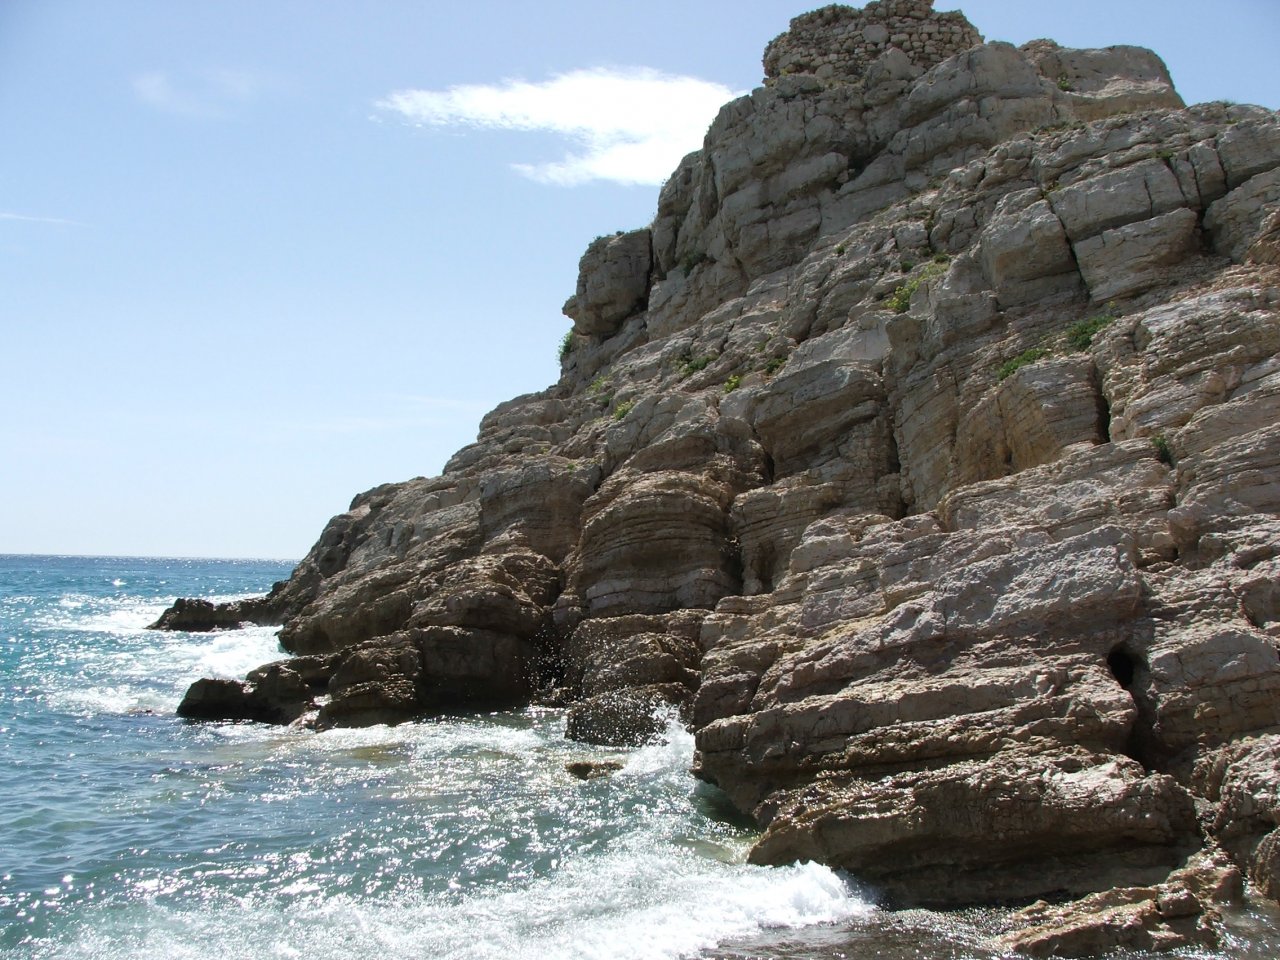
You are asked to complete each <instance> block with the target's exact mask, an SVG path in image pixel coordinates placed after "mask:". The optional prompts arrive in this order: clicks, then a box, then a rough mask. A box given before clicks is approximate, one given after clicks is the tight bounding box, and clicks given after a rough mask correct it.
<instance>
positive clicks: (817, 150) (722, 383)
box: [163, 0, 1280, 953]
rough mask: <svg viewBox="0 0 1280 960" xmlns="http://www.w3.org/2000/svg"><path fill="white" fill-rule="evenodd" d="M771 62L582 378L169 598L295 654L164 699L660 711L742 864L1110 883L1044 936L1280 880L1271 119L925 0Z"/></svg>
mask: <svg viewBox="0 0 1280 960" xmlns="http://www.w3.org/2000/svg"><path fill="white" fill-rule="evenodd" d="M878 25H882V26H884V27H885V31H887V36H886V37H884V38H883V39H881V33H882V32H884V31H880V30H873V29H872V27H875V26H878ZM944 28H945V29H944ZM859 38H860V39H859ZM895 38H897V39H895ZM904 38H905V39H904ZM922 38H923V39H922ZM929 38H937V39H932V40H931V39H929ZM930 44H932V46H930ZM961 46H963V47H964V49H959V47H961ZM766 72H767V73H769V75H770V78H769V80H768V81H767V82H766V84H765V86H764V87H762V88H761V89H758V90H756V91H754V92H753V93H751V94H750V95H748V96H746V97H743V98H741V99H739V100H736V101H734V102H732V103H730V104H727V105H726V106H725V107H724V108H723V109H722V110H721V112H720V115H719V116H718V117H717V118H716V120H715V122H714V123H713V124H712V125H711V128H710V130H709V131H708V133H707V136H706V140H705V142H704V145H703V148H702V149H701V150H700V151H698V152H695V153H693V154H690V155H689V156H688V157H686V158H685V159H684V160H683V161H682V162H681V163H680V165H679V167H678V168H677V169H676V171H675V172H674V173H673V175H672V177H671V178H670V179H669V180H668V182H667V183H666V185H665V186H664V188H663V190H662V192H661V196H660V198H659V204H658V211H657V215H656V217H655V219H654V221H653V223H652V224H651V225H650V226H649V227H648V228H645V229H641V230H635V231H631V232H628V233H622V234H619V235H616V236H613V237H604V238H600V239H598V240H596V241H595V242H593V243H592V244H591V245H590V246H589V247H588V249H587V252H586V253H585V254H584V255H583V258H582V262H581V268H580V276H579V279H578V284H577V289H576V291H575V293H574V295H573V296H572V297H571V298H570V300H569V302H568V303H567V304H566V308H565V309H566V313H568V314H569V315H570V316H571V317H572V318H573V320H574V326H573V331H572V334H571V336H570V338H569V340H568V344H567V349H566V352H565V354H564V356H563V362H562V376H561V379H560V381H559V382H558V383H557V384H555V385H554V386H552V387H550V388H549V389H547V390H545V391H543V392H541V393H537V394H531V395H528V396H523V397H517V398H515V399H513V400H511V401H509V402H507V403H505V404H502V405H501V406H499V407H498V408H497V409H496V410H494V411H493V412H491V413H490V414H489V415H487V416H486V417H485V418H484V420H483V421H482V423H481V427H480V433H479V436H478V438H477V440H476V442H475V443H474V444H472V445H470V446H468V447H466V448H464V449H463V450H461V451H459V452H458V453H457V454H456V455H455V456H454V458H453V459H452V460H451V461H450V462H449V464H448V465H447V466H446V468H445V470H444V472H443V474H442V475H441V476H439V477H434V478H417V479H414V480H409V481H407V482H404V483H397V484H387V485H385V486H382V487H378V488H376V489H374V490H371V491H368V492H367V493H364V494H361V495H360V496H358V497H357V498H356V499H355V500H354V501H353V503H352V506H351V509H350V510H349V511H348V512H346V513H344V514H341V515H340V516H338V517H335V518H334V519H333V520H332V521H331V522H330V524H329V525H328V526H327V527H326V529H325V531H324V532H323V534H322V536H321V538H320V540H319V541H318V542H317V544H316V546H315V547H314V548H313V549H312V551H311V553H310V554H308V556H307V557H306V559H304V560H303V562H302V563H301V564H300V565H299V567H298V569H297V571H295V573H294V575H293V577H292V578H291V579H290V580H289V581H288V582H287V583H283V584H278V585H277V586H276V588H275V589H274V590H273V591H272V593H271V594H270V595H269V596H268V597H266V598H262V599H259V600H255V601H252V602H250V603H247V604H242V605H239V606H236V605H232V606H224V607H220V608H211V609H205V608H204V607H202V606H200V605H198V604H187V605H185V606H182V605H179V606H176V607H175V608H174V609H173V610H172V611H170V612H169V613H168V614H166V618H165V620H164V621H163V622H164V625H166V626H169V627H173V628H178V629H194V628H199V627H206V628H208V627H216V626H222V625H225V624H226V623H228V622H233V621H235V620H236V619H246V620H253V621H255V622H276V623H281V624H283V626H282V630H281V634H280V636H281V642H282V644H283V645H284V647H285V649H286V650H288V651H289V652H290V653H293V654H295V656H294V657H292V658H291V659H288V660H283V661H280V662H278V663H275V664H271V665H267V666H265V667H263V668H260V669H259V670H257V671H254V673H252V674H250V675H249V677H248V678H246V680H245V681H243V682H240V681H227V680H205V681H200V683H198V684H196V685H195V686H194V687H193V688H192V691H191V693H190V694H189V695H188V697H187V699H186V701H184V704H183V706H182V708H181V711H182V712H183V713H185V714H186V715H190V716H199V717H247V718H253V719H261V720H269V721H275V722H297V723H305V724H311V725H317V726H322V727H323V726H332V725H350V724H363V723H373V722H384V721H395V720H400V719H409V718H413V717H417V716H422V715H424V714H429V713H431V712H433V711H438V710H442V709H453V708H456V707H458V706H467V705H471V706H478V705H481V704H484V705H490V704H519V703H525V702H528V701H529V700H530V699H532V698H537V699H541V700H542V701H544V702H556V703H564V704H568V705H569V719H568V730H569V733H570V735H572V736H576V737H579V738H583V739H592V740H598V741H603V742H616V743H624V742H633V741H634V740H636V739H637V738H643V737H645V736H647V735H649V734H651V733H652V732H653V731H654V729H655V721H654V720H653V719H652V715H653V711H654V708H655V707H657V706H660V705H662V704H674V705H677V706H679V707H680V709H681V710H682V711H683V716H684V717H685V719H686V721H687V722H688V723H689V724H690V725H691V726H692V727H693V729H694V730H695V732H696V738H697V758H696V765H697V770H696V772H697V773H698V775H699V776H701V777H703V778H704V779H707V780H710V781H712V782H714V783H716V784H718V785H719V786H720V787H721V788H723V789H724V790H725V792H726V793H727V794H728V796H729V797H730V798H731V799H732V800H733V802H734V803H736V804H737V805H738V806H739V807H740V808H741V809H743V810H744V811H747V812H750V813H751V814H753V815H754V816H755V817H756V818H757V820H758V821H759V823H760V825H761V826H762V828H764V832H763V835H762V837H761V839H760V841H759V842H758V843H757V845H756V847H755V849H754V851H753V853H752V858H753V859H754V860H756V861H758V862H761V863H780V862H786V861H789V860H792V859H797V858H812V859H818V860H821V861H823V862H826V863H830V864H833V865H836V866H840V867H845V868H848V869H849V870H850V871H852V872H853V873H854V875H856V876H858V877H859V878H860V879H862V880H863V881H865V882H866V883H868V884H870V885H871V886H872V887H873V888H874V889H876V890H878V891H880V892H881V893H882V894H883V895H884V896H885V897H886V898H888V899H890V900H892V901H894V902H900V903H933V904H957V903H970V902H992V901H1018V900H1024V901H1026V900H1032V899H1034V898H1036V897H1054V898H1062V897H1071V896H1084V897H1085V899H1083V900H1081V901H1079V904H1078V906H1077V907H1063V908H1054V909H1052V910H1051V909H1049V908H1047V907H1043V905H1042V906H1041V907H1037V908H1029V910H1028V911H1027V912H1025V914H1024V915H1021V919H1020V920H1018V924H1020V926H1019V929H1018V930H1015V931H1013V932H1011V933H1010V934H1009V938H1010V939H1009V940H1008V943H1009V944H1010V945H1012V946H1014V947H1016V948H1018V949H1022V950H1025V951H1028V952H1032V953H1035V952H1041V953H1043V952H1046V951H1059V952H1063V951H1066V952H1071V951H1073V950H1074V951H1076V952H1079V951H1082V950H1087V949H1093V948H1095V947H1097V945H1098V944H1099V943H1104V942H1105V943H1110V944H1128V945H1130V946H1143V945H1146V946H1151V945H1153V944H1154V945H1169V944H1172V943H1185V942H1188V941H1190V940H1194V941H1211V940H1212V939H1213V937H1214V936H1215V933H1214V930H1215V926H1214V923H1213V917H1214V907H1213V903H1214V902H1215V901H1217V900H1219V899H1222V898H1224V897H1226V898H1229V897H1231V896H1233V895H1234V894H1235V893H1236V892H1237V891H1238V889H1239V879H1240V876H1241V873H1240V872H1241V871H1243V873H1244V874H1245V875H1247V876H1248V877H1249V878H1250V879H1251V880H1252V882H1253V883H1254V885H1255V889H1256V890H1257V891H1258V892H1260V893H1262V894H1263V895H1266V896H1271V897H1274V896H1275V895H1276V891H1277V890H1278V889H1280V856H1278V855H1277V853H1276V851H1277V850H1280V839H1278V838H1280V799H1278V798H1277V796H1276V789H1275V784H1276V783H1277V782H1280V760H1278V759H1277V758H1278V757H1280V655H1278V653H1277V648H1278V644H1280V282H1278V281H1280V268H1278V267H1277V263H1280V213H1278V212H1277V211H1278V209H1280V117H1277V115H1276V114H1275V113H1273V112H1271V111H1269V110H1265V109H1262V108H1259V107H1249V106H1237V105H1227V104H1222V103H1216V104H1203V105H1199V106H1194V107H1186V106H1184V105H1183V103H1182V101H1181V100H1180V98H1179V97H1178V95H1177V93H1176V92H1175V90H1174V88H1173V84H1172V82H1171V80H1170V79H1169V76H1168V73H1167V71H1166V70H1165V68H1164V65H1163V64H1162V63H1161V62H1160V60H1159V58H1158V57H1156V56H1155V55H1154V54H1152V53H1151V52H1149V51H1146V50H1142V49H1138V48H1132V47H1118V48H1108V49H1104V50H1068V49H1064V48H1061V47H1059V46H1057V45H1056V44H1054V43H1052V42H1050V41H1036V42H1034V43H1031V44H1028V45H1026V46H1024V47H1022V48H1020V49H1017V48H1014V47H1012V46H1009V45H1007V44H1001V43H985V44H984V43H981V42H979V38H978V35H977V34H976V32H974V31H973V28H972V27H970V26H969V25H968V23H967V22H966V21H964V19H963V18H962V17H960V16H959V15H958V14H939V15H935V14H933V13H932V10H931V5H930V4H929V3H927V2H923V0H912V2H884V3H880V4H871V5H869V6H868V7H867V8H865V9H864V10H862V11H857V10H852V9H849V8H842V7H830V8H826V9H824V10H821V11H818V12H816V13H814V14H808V15H805V16H802V17H799V18H797V19H796V20H795V21H794V22H793V26H792V30H791V31H790V32H789V33H788V34H784V35H783V37H780V38H778V39H777V40H775V41H774V42H773V43H772V44H770V47H769V51H768V53H767V55H766ZM1086 895H1087V896H1086ZM1108 938H1110V939H1108Z"/></svg>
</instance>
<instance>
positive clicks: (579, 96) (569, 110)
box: [378, 67, 739, 186]
mask: <svg viewBox="0 0 1280 960" xmlns="http://www.w3.org/2000/svg"><path fill="white" fill-rule="evenodd" d="M738 95H739V94H738V93H736V92H735V91H733V90H730V89H729V88H728V87H726V86H723V85H721V84H718V83H711V82H709V81H707V80H699V79H698V78H697V77H679V76H673V75H671V74H665V73H660V72H658V71H657V70H650V69H648V68H644V67H637V68H629V69H606V68H597V69H592V70H574V71H572V72H570V73H562V74H559V75H557V76H554V77H552V78H551V79H550V80H547V81H545V82H543V83H528V82H526V81H524V80H505V81H503V82H502V83H498V84H484V85H468V86H455V87H449V88H448V89H447V90H400V91H397V92H395V93H392V94H391V95H389V96H388V97H386V98H385V99H383V100H381V101H379V102H378V107H379V108H380V109H382V110H387V111H390V112H392V113H398V114H400V115H401V116H403V117H404V118H405V119H407V120H408V121H410V122H411V123H415V124H421V125H426V126H439V127H450V126H463V127H474V128H480V129H494V130H526V131H544V132H550V133H555V134H559V135H560V136H562V137H564V138H565V139H567V140H569V141H570V142H571V143H572V144H573V145H574V149H573V150H572V151H571V152H570V153H568V154H567V155H566V156H565V157H564V158H563V159H562V160H559V161H557V162H554V163H536V164H531V163H515V164H512V166H513V167H514V168H515V169H516V170H518V171H519V172H520V173H522V174H524V175H525V176H527V177H530V178H532V179H534V180H537V181H540V182H542V183H554V184H559V185H562V186H570V185H573V184H578V183H585V182H586V181H589V180H613V181H616V182H618V183H626V184H637V183H644V184H654V183H659V182H661V181H662V178H663V177H666V176H667V175H669V174H670V173H671V171H672V170H674V169H675V166H676V164H677V163H679V161H680V158H681V157H683V156H684V155H685V154H686V153H688V152H689V151H690V150H696V149H697V148H698V147H700V146H701V145H702V137H703V135H704V134H705V133H706V130H707V126H708V125H709V124H710V123H711V121H712V120H713V119H714V118H715V115H716V112H717V111H718V110H719V108H720V106H721V105H722V104H724V103H725V102H726V101H727V100H730V99H732V98H733V97H735V96H738Z"/></svg>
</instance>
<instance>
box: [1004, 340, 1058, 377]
mask: <svg viewBox="0 0 1280 960" xmlns="http://www.w3.org/2000/svg"><path fill="white" fill-rule="evenodd" d="M1047 356H1049V351H1048V350H1046V349H1045V348H1044V347H1032V348H1031V349H1030V350H1024V351H1022V353H1020V354H1018V355H1017V356H1016V357H1014V358H1013V359H1012V360H1006V361H1005V362H1004V363H1002V364H1001V365H1000V369H999V370H997V371H996V379H997V380H1007V379H1009V377H1011V376H1013V375H1014V374H1015V373H1017V372H1018V371H1019V370H1021V369H1022V368H1023V367H1025V366H1027V365H1028V364H1032V363H1035V362H1036V361H1037V360H1043V359H1044V358H1045V357H1047Z"/></svg>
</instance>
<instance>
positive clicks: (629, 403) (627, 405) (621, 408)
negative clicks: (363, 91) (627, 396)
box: [613, 400, 636, 420]
mask: <svg viewBox="0 0 1280 960" xmlns="http://www.w3.org/2000/svg"><path fill="white" fill-rule="evenodd" d="M635 405H636V402H635V401H634V400H624V401H623V402H622V403H620V404H618V406H617V407H615V408H614V411H613V419H614V420H621V419H622V418H623V417H625V416H626V415H627V414H628V413H630V412H631V408H632V407H634V406H635Z"/></svg>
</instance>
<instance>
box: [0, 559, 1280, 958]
mask: <svg viewBox="0 0 1280 960" xmlns="http://www.w3.org/2000/svg"><path fill="white" fill-rule="evenodd" d="M288 573H289V566H288V565H287V564H282V563H276V562H260V561H206V560H150V559H148V560H139V559H108V558H67V557H0V928H2V930H3V933H2V934H0V957H2V958H6V960H8V958H19V957H21V958H55V957H56V958H95V960H116V958H152V957H154V958H187V957H190V958H196V957H199V958H201V960H207V958H208V957H210V956H221V957H224V958H289V957H307V958H315V960H327V958H339V957H340V958H343V960H349V958H350V957H352V956H353V955H355V956H359V955H370V954H374V953H376V955H377V956H378V957H379V958H387V960H391V958H410V957H413V958H425V957H433V958H434V957H457V958H490V957H501V958H504V960H514V958H523V957H529V958H534V957H537V958H562V957H563V958H569V957H574V958H668V957H713V956H715V957H736V958H745V957H770V958H780V957H809V956H824V957H842V956H847V957H857V958H862V957H866V958H870V957H885V958H905V957H957V958H958V957H989V956H992V955H993V954H992V953H991V951H990V950H989V949H986V948H984V947H983V942H984V938H983V930H984V929H986V928H989V926H990V924H991V923H992V922H994V919H996V915H995V914H992V913H974V914H959V915H939V914H928V913H923V912H922V913H913V914H887V913H884V912H881V911H877V910H876V909H874V908H873V907H871V906H869V905H868V904H866V903H865V902H864V901H863V900H861V899H860V898H859V897H858V896H857V895H856V893H855V892H854V888H853V887H852V886H851V884H850V883H849V882H848V880H847V879H846V878H842V877H840V876H838V875H837V874H835V873H833V872H832V871H830V870H828V869H826V868H824V867H820V866H816V865H812V864H809V865H802V866H795V867H790V868H783V869H765V868H758V867H752V866H749V865H747V864H746V863H745V862H744V858H745V853H746V850H747V848H748V846H749V844H750V842H751V839H752V836H753V835H752V833H751V832H750V830H749V829H747V828H746V827H744V826H743V825H742V824H741V823H740V822H739V821H736V820H735V819H734V818H733V817H732V816H731V815H730V814H729V811H728V810H727V809H726V808H725V807H724V805H723V803H722V801H721V799H720V797H719V795H718V794H717V793H716V792H715V791H714V790H712V789H710V788H708V787H706V786H703V785H699V784H698V783H697V782H696V781H694V780H693V779H692V778H691V777H690V776H689V775H688V773H687V769H688V766H689V762H690V760H691V757H692V749H693V745H692V739H691V737H690V736H689V735H688V734H687V733H685V732H684V731H682V730H681V729H680V728H679V727H678V726H677V725H675V724H672V725H670V726H669V728H668V730H667V735H666V737H665V738H664V739H663V740H662V742H660V743H655V744H653V745H650V746H646V747H642V748H639V749H635V750H630V751H610V750H605V749H599V748H590V747H585V746H582V745H580V744H573V743H570V742H568V741H565V740H564V739H563V735H562V732H563V725H564V724H563V716H562V714H561V713H560V712H559V711H554V710H541V709H529V710H522V711H513V712H507V713H498V714H491V715H486V716H480V717H445V718H439V719H435V720H431V721H426V722H422V723H414V724H403V725H401V726H398V727H372V728H368V729H363V730H345V731H344V730H336V731H328V732H325V733H320V734H317V733H313V732H309V731H304V730H296V729H291V728H281V727H269V726H264V725H258V724H229V723H203V724H201V723H188V722H185V721H182V720H180V719H178V718H177V717H176V716H175V715H174V708H175V706H176V705H177V703H178V700H179V699H180V697H181V695H182V693H183V691H184V690H185V689H186V686H187V685H188V684H189V683H190V682H191V681H192V680H194V679H196V678H197V677H201V676H238V675H243V673H244V672H245V671H247V670H248V669H250V668H252V667H254V666H257V665H258V664H260V663H262V662H265V661H267V660H270V659H273V658H277V657H278V656H280V654H279V650H278V647H277V644H276V640H275V637H274V632H273V630H271V629H266V628H250V629H243V630H237V631H228V632H224V633H215V634H180V633H177V634H175V633H154V632H150V631H147V630H145V629H144V628H145V626H146V624H147V623H149V622H151V621H152V620H154V619H155V617H156V616H158V615H159V613H160V611H161V610H162V609H163V608H164V607H165V606H167V605H168V604H169V603H170V602H171V601H172V600H173V598H174V597H176V596H205V597H210V598H228V597H234V596H244V595H248V594H254V593H261V592H263V591H265V590H266V589H267V588H269V586H270V585H271V583H272V581H274V580H277V579H280V578H282V577H284V576H287V575H288ZM589 758H594V759H612V760H617V761H619V762H621V763H622V764H623V768H622V769H621V770H620V771H619V772H618V773H617V774H615V775H614V776H612V777H609V778H604V779H599V780H592V781H585V782H584V781H579V780H576V779H575V778H573V777H572V776H570V775H569V774H568V773H566V772H565V770H564V765H565V763H567V762H569V761H571V760H578V759H589ZM1242 923H1245V924H1249V923H1252V924H1253V925H1254V928H1253V930H1252V932H1248V931H1246V933H1245V934H1244V935H1243V936H1244V937H1245V939H1241V940H1239V941H1238V943H1236V944H1234V945H1233V950H1232V952H1230V953H1229V954H1228V953H1224V954H1220V956H1227V955H1230V956H1257V957H1263V956H1269V957H1274V956H1276V955H1277V951H1276V949H1275V948H1276V947H1277V945H1278V944H1277V942H1276V941H1275V940H1274V939H1270V937H1271V933H1270V931H1272V930H1273V929H1274V928H1273V926H1272V925H1271V924H1270V920H1269V918H1268V917H1266V916H1261V915H1258V914H1249V915H1245V916H1244V917H1242ZM1241 929H1244V928H1241Z"/></svg>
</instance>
